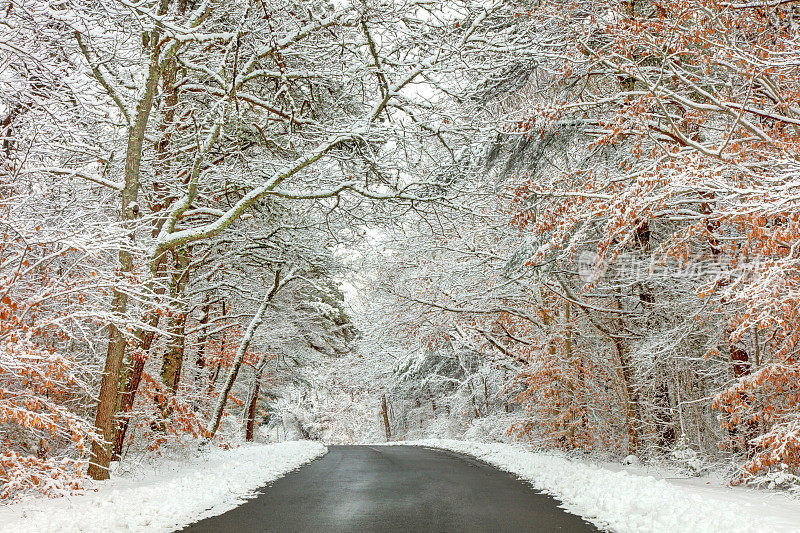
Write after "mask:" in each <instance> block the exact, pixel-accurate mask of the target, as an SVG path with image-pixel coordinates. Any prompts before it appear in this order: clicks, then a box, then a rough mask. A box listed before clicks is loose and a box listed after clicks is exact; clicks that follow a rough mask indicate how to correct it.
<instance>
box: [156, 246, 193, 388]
mask: <svg viewBox="0 0 800 533" xmlns="http://www.w3.org/2000/svg"><path fill="white" fill-rule="evenodd" d="M188 268H189V255H188V251H186V250H177V251H176V261H175V272H174V274H173V278H172V290H171V292H172V298H173V300H175V301H179V302H181V305H180V306H179V307H178V309H177V312H176V313H173V315H172V316H171V317H170V318H169V326H168V330H169V342H168V344H167V351H166V352H165V353H164V360H163V361H162V364H161V380H162V381H163V383H164V386H165V387H166V388H167V390H168V391H169V392H171V393H172V394H175V391H177V390H178V382H179V381H180V379H181V368H182V367H183V354H184V348H185V344H186V335H185V326H186V309H184V306H183V305H182V303H183V302H182V299H183V292H184V289H185V288H186V281H187V278H188Z"/></svg>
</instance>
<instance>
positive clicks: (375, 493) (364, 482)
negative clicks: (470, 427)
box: [183, 446, 597, 533]
mask: <svg viewBox="0 0 800 533" xmlns="http://www.w3.org/2000/svg"><path fill="white" fill-rule="evenodd" d="M558 506H559V503H558V501H556V500H554V499H553V498H551V497H550V496H547V495H544V494H540V493H537V492H535V491H534V490H533V489H532V488H531V487H530V486H529V485H527V484H525V483H523V482H521V481H519V480H517V479H516V478H515V477H514V476H512V475H511V474H509V473H507V472H502V471H500V470H497V469H495V468H493V467H491V466H489V465H487V464H485V463H482V462H480V461H477V460H475V459H473V458H470V457H467V456H464V455H460V454H457V453H453V452H449V451H443V450H433V449H429V448H419V447H414V446H330V447H329V452H328V453H327V454H326V455H325V456H323V457H321V458H319V459H317V460H315V461H312V462H311V463H309V464H308V465H306V466H303V467H301V468H300V469H298V470H296V471H294V472H291V473H289V474H288V475H286V476H285V477H282V478H280V479H278V480H276V481H274V482H273V483H271V484H270V485H268V486H266V487H264V488H263V489H262V490H261V492H260V493H259V494H258V496H257V497H255V498H253V499H251V500H248V501H247V502H246V503H244V504H242V505H240V506H239V507H237V508H235V509H233V510H231V511H228V512H227V513H224V514H221V515H219V516H214V517H211V518H207V519H205V520H201V521H199V522H195V523H194V524H192V525H190V526H187V527H186V528H185V529H183V531H187V532H191V533H203V532H209V533H211V532H213V533H221V532H229V531H230V532H242V533H249V532H255V531H258V532H262V531H270V532H272V531H276V532H278V531H279V532H325V533H328V532H356V531H359V532H360V531H369V532H383V531H398V532H399V531H402V532H426V533H427V532H444V531H458V532H465V531H470V532H471V531H475V532H492V533H494V532H501V531H508V532H513V533H521V532H534V531H537V532H546V531H570V532H572V531H575V532H583V531H597V529H596V528H594V526H592V525H591V524H588V523H587V522H584V521H583V520H582V519H581V518H579V517H577V516H575V515H571V514H568V513H566V512H565V511H564V510H562V509H560V508H559V507H558Z"/></svg>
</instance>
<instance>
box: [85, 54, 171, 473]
mask: <svg viewBox="0 0 800 533" xmlns="http://www.w3.org/2000/svg"><path fill="white" fill-rule="evenodd" d="M159 74H160V68H159V52H158V51H154V52H153V54H152V58H151V62H150V69H149V72H148V77H147V82H146V84H145V92H144V95H143V96H142V99H141V100H140V101H139V105H138V107H137V110H136V118H135V121H134V122H133V124H131V126H130V127H129V130H128V145H127V151H126V157H125V185H124V188H123V190H122V208H121V211H122V213H121V214H122V217H121V218H122V220H123V221H125V222H126V223H130V222H132V221H133V220H134V219H136V217H137V216H138V205H137V204H136V200H137V198H138V194H139V169H140V166H141V162H142V146H143V143H144V135H145V131H146V129H147V122H148V119H149V118H150V111H151V109H152V107H153V97H154V95H155V91H156V87H157V85H158V78H159ZM130 229H131V230H132V229H133V228H130ZM132 235H133V233H132V232H131V236H132ZM119 265H120V268H119V270H120V276H121V278H124V277H126V276H127V275H128V274H130V273H131V271H132V270H133V257H132V256H131V254H130V252H128V251H127V250H120V252H119ZM121 281H122V280H121ZM111 310H112V312H113V313H114V315H115V316H117V317H118V318H119V319H120V320H121V319H122V317H123V316H124V315H125V313H126V312H127V310H128V295H127V294H126V293H125V291H124V290H115V291H114V297H113V299H112V302H111ZM108 337H109V338H108V351H107V353H106V362H105V366H104V368H103V379H102V381H101V382H100V394H99V395H98V402H97V411H96V413H95V426H96V427H97V428H98V429H99V430H100V433H101V435H102V437H103V440H104V441H105V442H103V443H101V442H93V443H92V458H91V462H90V464H89V469H88V471H87V474H88V475H89V476H90V477H91V478H92V479H98V480H102V479H108V477H109V472H108V467H109V465H110V464H111V452H112V450H111V447H112V445H113V443H114V439H115V433H116V422H115V420H114V417H115V415H116V407H117V394H118V392H119V383H120V376H121V372H122V363H123V360H124V359H125V347H126V338H125V333H124V332H123V331H121V330H120V329H119V328H117V326H116V325H114V324H109V327H108Z"/></svg>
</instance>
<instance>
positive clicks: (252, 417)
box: [244, 360, 267, 442]
mask: <svg viewBox="0 0 800 533" xmlns="http://www.w3.org/2000/svg"><path fill="white" fill-rule="evenodd" d="M266 366H267V361H266V360H265V361H264V362H263V363H262V364H260V365H258V368H257V369H256V375H255V380H254V383H253V392H252V394H251V395H250V401H249V402H248V405H247V424H246V426H245V430H244V440H246V441H248V442H249V441H251V440H253V433H255V426H256V407H257V406H258V393H259V391H260V390H261V375H262V373H263V372H264V368H265V367H266Z"/></svg>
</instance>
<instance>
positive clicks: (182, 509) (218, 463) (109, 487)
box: [0, 441, 327, 533]
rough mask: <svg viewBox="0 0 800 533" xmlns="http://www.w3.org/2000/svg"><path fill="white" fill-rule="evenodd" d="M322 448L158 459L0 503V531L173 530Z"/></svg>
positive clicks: (294, 445) (286, 446)
mask: <svg viewBox="0 0 800 533" xmlns="http://www.w3.org/2000/svg"><path fill="white" fill-rule="evenodd" d="M326 451H327V448H325V447H324V446H323V445H321V444H319V443H316V442H308V441H294V442H283V443H279V444H267V445H247V446H241V447H239V448H235V449H231V450H227V451H225V450H220V449H218V448H217V449H213V450H211V451H208V452H204V453H202V454H200V455H199V457H197V458H195V459H194V460H193V461H190V462H188V463H187V462H185V461H182V462H178V461H166V462H164V463H159V464H157V465H155V466H154V467H151V468H149V469H148V470H149V471H148V472H147V473H146V474H145V475H143V476H140V477H139V479H136V480H134V479H130V478H128V477H112V479H111V480H110V481H106V482H102V483H98V484H97V492H87V493H86V494H82V495H79V496H70V497H64V498H57V499H42V498H31V499H28V500H24V501H22V502H20V503H17V504H13V505H8V506H5V507H0V531H3V532H6V531H8V532H11V531H13V532H15V533H23V532H36V533H44V532H50V531H58V532H73V531H80V532H94V531H96V532H104V533H105V532H109V531H114V532H117V531H147V532H160V531H174V530H176V529H179V528H181V527H183V526H185V525H187V524H189V523H191V522H194V521H196V520H199V519H201V518H206V517H209V516H215V515H218V514H222V513H224V512H226V511H229V510H230V509H233V508H234V507H236V506H238V505H241V504H242V503H244V501H245V500H246V499H247V498H248V497H251V496H252V494H253V491H255V490H256V489H258V488H259V487H262V486H263V485H265V484H266V483H267V482H269V481H272V480H275V479H277V478H279V477H281V476H283V475H284V474H286V473H287V472H289V471H290V470H293V469H295V468H297V467H298V466H301V465H303V464H305V463H307V462H308V461H311V460H312V459H314V458H316V457H319V456H320V455H323V454H324V453H325V452H326Z"/></svg>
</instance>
